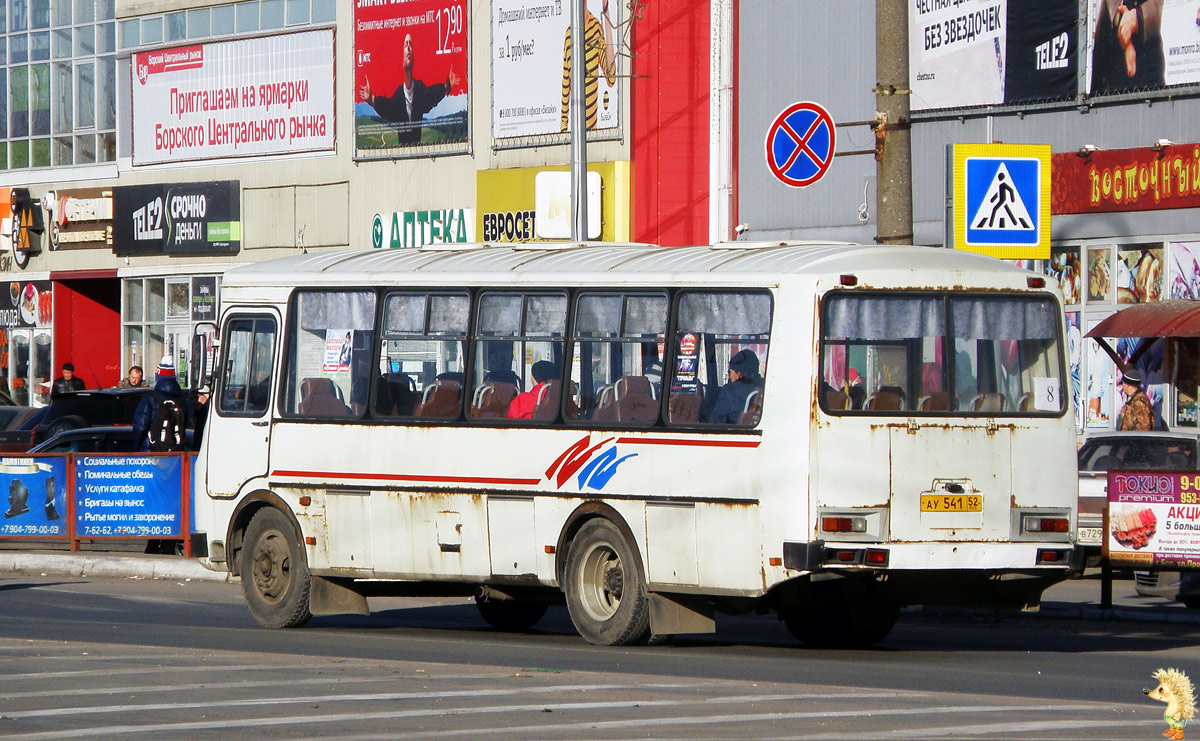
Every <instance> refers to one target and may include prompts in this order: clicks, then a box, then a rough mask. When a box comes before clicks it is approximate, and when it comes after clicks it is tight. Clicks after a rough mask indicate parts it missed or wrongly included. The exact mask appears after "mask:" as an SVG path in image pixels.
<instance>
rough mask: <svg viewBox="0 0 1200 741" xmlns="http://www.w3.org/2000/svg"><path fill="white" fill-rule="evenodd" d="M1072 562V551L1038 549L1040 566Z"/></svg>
mask: <svg viewBox="0 0 1200 741" xmlns="http://www.w3.org/2000/svg"><path fill="white" fill-rule="evenodd" d="M1070 560H1071V552H1070V551H1064V550H1062V549H1056V548H1038V551H1037V563H1038V565H1039V566H1040V565H1042V564H1051V563H1061V564H1065V563H1067V562H1068V561H1070Z"/></svg>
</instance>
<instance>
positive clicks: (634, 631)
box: [565, 519, 650, 646]
mask: <svg viewBox="0 0 1200 741" xmlns="http://www.w3.org/2000/svg"><path fill="white" fill-rule="evenodd" d="M565 576H566V585H565V586H566V593H567V611H568V612H570V614H571V622H573V623H574V624H575V629H576V630H578V631H579V634H580V635H581V636H583V638H584V640H586V641H587V642H588V643H594V644H596V645H600V646H626V645H629V644H631V643H639V642H641V641H644V640H645V639H646V638H647V637H648V636H649V635H650V606H649V602H648V600H647V599H646V590H645V585H644V584H642V577H641V572H640V571H639V570H638V566H637V561H636V557H635V556H634V553H633V549H632V548H630V547H629V544H628V543H627V542H626V541H625V538H624V536H622V535H621V531H620V530H618V529H617V526H616V525H614V524H613V523H611V522H609V521H608V520H604V519H594V520H589V521H588V522H587V523H585V524H584V526H583V527H582V528H580V529H579V532H578V533H577V534H576V536H575V539H574V541H572V543H571V550H570V552H569V554H568V556H567V568H566V574H565Z"/></svg>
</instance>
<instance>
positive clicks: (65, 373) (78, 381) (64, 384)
mask: <svg viewBox="0 0 1200 741" xmlns="http://www.w3.org/2000/svg"><path fill="white" fill-rule="evenodd" d="M83 388H84V386H83V379H82V378H79V377H78V376H76V375H75V364H74V363H63V364H62V375H61V376H59V377H58V378H56V379H54V385H53V386H51V387H50V401H54V400H55V399H57V398H58V395H59V394H65V393H69V392H71V391H83Z"/></svg>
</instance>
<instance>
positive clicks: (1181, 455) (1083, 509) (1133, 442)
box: [1075, 432, 1200, 604]
mask: <svg viewBox="0 0 1200 741" xmlns="http://www.w3.org/2000/svg"><path fill="white" fill-rule="evenodd" d="M1198 445H1200V437H1197V436H1196V435H1191V434H1185V433H1178V432H1099V433H1095V434H1093V435H1092V436H1090V437H1089V438H1088V439H1087V440H1086V441H1084V443H1083V445H1082V446H1080V448H1079V515H1078V517H1077V519H1076V524H1075V544H1076V546H1078V547H1079V548H1082V549H1083V550H1084V553H1085V557H1086V559H1087V565H1089V566H1095V565H1096V564H1098V563H1099V562H1100V553H1101V547H1102V545H1103V544H1104V516H1105V514H1106V513H1107V512H1108V472H1109V471H1110V470H1121V471H1195V470H1197V461H1198V460H1200V455H1198V454H1197V447H1198ZM1198 604H1200V603H1198Z"/></svg>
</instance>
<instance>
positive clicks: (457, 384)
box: [371, 292, 470, 419]
mask: <svg viewBox="0 0 1200 741" xmlns="http://www.w3.org/2000/svg"><path fill="white" fill-rule="evenodd" d="M469 317H470V299H469V298H468V297H467V295H466V294H456V293H428V294H426V293H415V292H413V293H392V294H389V295H387V296H386V297H384V300H383V343H382V344H381V346H380V350H379V375H378V376H377V377H376V379H375V397H374V402H373V403H372V406H371V413H372V415H373V416H375V417H382V418H388V417H432V418H441V419H447V418H449V419H454V418H457V417H458V415H459V408H460V407H461V406H462V405H461V400H462V396H461V395H462V381H463V366H462V363H463V356H464V354H465V352H466V341H467V320H468V318H469ZM443 381H445V383H442V382H443ZM451 382H453V383H451ZM435 387H436V388H435Z"/></svg>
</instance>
